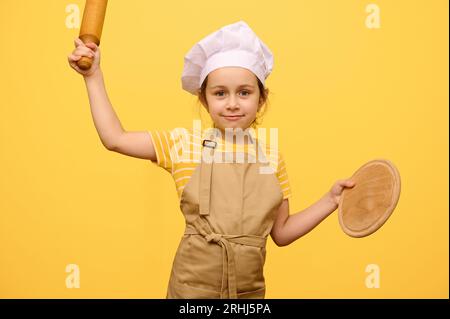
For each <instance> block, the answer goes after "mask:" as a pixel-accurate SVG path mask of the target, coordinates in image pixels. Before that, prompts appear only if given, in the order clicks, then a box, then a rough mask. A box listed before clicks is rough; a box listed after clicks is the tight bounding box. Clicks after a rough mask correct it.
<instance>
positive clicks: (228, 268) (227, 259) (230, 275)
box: [184, 217, 266, 299]
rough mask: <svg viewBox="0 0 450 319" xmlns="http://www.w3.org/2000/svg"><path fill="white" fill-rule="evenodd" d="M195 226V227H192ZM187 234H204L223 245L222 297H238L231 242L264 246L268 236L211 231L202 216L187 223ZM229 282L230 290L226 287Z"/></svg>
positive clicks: (210, 239) (209, 240)
mask: <svg viewBox="0 0 450 319" xmlns="http://www.w3.org/2000/svg"><path fill="white" fill-rule="evenodd" d="M192 226H194V227H192ZM184 234H185V235H202V236H203V237H204V238H205V239H206V241H207V242H212V243H216V244H218V245H219V246H221V247H222V267H223V268H222V269H223V270H222V287H221V289H220V298H221V299H224V298H229V299H237V285H236V264H235V262H234V252H233V248H232V247H231V244H230V242H232V243H235V244H241V245H246V246H254V247H260V248H263V247H265V245H266V237H262V236H256V235H225V234H217V233H214V232H212V231H211V227H210V226H209V223H208V222H207V221H206V220H205V219H204V218H202V217H198V218H197V219H196V220H195V221H194V223H193V225H189V224H188V225H187V227H186V230H185V233H184ZM225 283H227V284H228V291H227V290H226V289H225V287H226V286H225Z"/></svg>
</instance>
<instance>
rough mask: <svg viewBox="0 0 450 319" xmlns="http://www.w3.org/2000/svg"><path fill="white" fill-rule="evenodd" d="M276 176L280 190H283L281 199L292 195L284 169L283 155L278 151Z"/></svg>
mask: <svg viewBox="0 0 450 319" xmlns="http://www.w3.org/2000/svg"><path fill="white" fill-rule="evenodd" d="M276 175H277V178H278V181H279V182H280V186H281V190H282V191H283V199H286V198H289V197H291V196H292V193H291V187H290V185H289V179H288V174H287V171H286V163H285V162H284V157H283V156H282V155H281V153H280V152H278V168H277V173H276Z"/></svg>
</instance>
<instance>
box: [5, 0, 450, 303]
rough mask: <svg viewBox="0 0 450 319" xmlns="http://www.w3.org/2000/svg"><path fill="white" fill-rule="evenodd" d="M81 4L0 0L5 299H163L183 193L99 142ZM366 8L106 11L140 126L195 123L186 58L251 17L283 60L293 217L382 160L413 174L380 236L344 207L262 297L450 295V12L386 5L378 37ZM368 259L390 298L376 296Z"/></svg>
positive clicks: (279, 123) (110, 47)
mask: <svg viewBox="0 0 450 319" xmlns="http://www.w3.org/2000/svg"><path fill="white" fill-rule="evenodd" d="M71 3H73V4H77V5H79V7H80V14H82V10H83V8H84V1H60V0H53V1H50V0H46V1H32V0H2V1H1V2H0V24H1V27H0V45H1V50H0V73H1V76H0V92H1V93H0V147H1V149H0V152H1V153H0V181H1V183H0V297H1V298H164V297H165V293H166V287H167V282H168V279H169V274H170V270H171V263H172V260H173V257H174V254H175V250H176V248H177V245H178V243H179V240H180V238H181V234H182V232H183V230H184V220H183V218H182V215H181V212H180V211H179V208H178V202H177V200H178V199H177V195H176V190H175V185H174V183H173V180H172V178H171V176H170V174H168V173H167V172H165V171H164V170H162V169H161V168H158V167H156V166H154V165H153V164H151V162H148V161H144V160H139V159H137V158H132V157H126V156H123V155H121V154H119V153H114V152H109V151H107V150H106V149H105V148H104V147H103V146H102V144H101V142H100V139H99V137H98V135H97V132H96V129H95V127H94V124H93V121H92V117H91V113H90V109H89V104H88V98H87V92H86V88H85V85H84V82H83V79H82V77H81V76H80V75H79V74H77V73H76V72H75V71H74V70H72V69H71V68H70V67H69V65H68V63H67V56H68V54H69V53H70V52H71V51H72V50H73V48H74V45H73V40H74V38H75V37H77V36H78V33H79V29H70V28H68V27H67V26H66V19H67V17H68V16H69V15H70V13H67V12H66V11H65V8H66V6H67V5H69V4H71ZM369 3H372V2H370V1H358V0H354V1H351V0H345V1H334V0H329V1H324V0H321V1H317V0H314V1H313V0H309V1H294V0H292V1H286V0H280V1H269V0H266V1H261V0H258V1H256V0H255V1H234V0H230V1H226V4H225V3H224V2H220V1H219V2H217V1H209V0H202V1H200V0H198V1H197V0H192V1H143V0H141V1H110V2H109V4H108V11H107V16H106V20H105V25H104V29H103V35H102V44H101V50H102V51H101V53H102V60H101V65H102V69H103V72H104V75H105V82H106V87H107V90H108V94H109V97H110V99H111V101H112V104H113V106H114V109H115V111H116V112H117V114H118V116H119V118H120V120H121V123H122V125H123V127H124V128H125V129H126V130H129V131H145V130H149V129H168V128H174V127H178V126H190V125H192V120H193V119H194V118H198V113H199V111H198V110H199V106H198V105H197V104H196V100H195V97H194V96H191V95H190V94H189V93H187V92H185V91H183V90H182V89H181V82H180V76H181V71H182V68H183V56H184V54H185V53H186V52H187V51H188V50H189V49H190V48H191V47H192V45H194V44H195V43H196V42H197V41H198V40H200V39H201V38H203V37H204V36H206V35H208V34H210V33H211V32H213V31H216V30H217V29H218V28H220V27H221V26H224V25H226V24H230V23H233V22H237V21H238V20H241V19H243V20H245V21H246V22H247V23H248V24H249V25H250V26H251V27H252V29H253V30H254V31H255V32H256V33H257V34H258V35H259V36H260V37H261V39H262V40H263V41H264V42H265V43H266V44H267V45H268V46H269V48H270V49H271V50H272V52H273V53H274V57H275V65H274V70H273V73H272V74H271V75H270V77H269V78H268V80H267V85H268V87H269V88H270V89H271V92H273V93H272V95H270V99H271V105H270V110H269V111H268V112H267V114H266V116H265V120H264V123H263V127H267V128H270V127H277V128H279V136H280V149H281V151H282V152H283V154H284V156H285V159H286V163H287V169H288V174H289V177H290V183H291V187H292V190H293V197H292V198H291V200H290V207H291V214H293V213H295V212H298V211H300V210H303V209H305V208H306V207H308V206H310V205H311V204H313V203H314V202H315V201H316V200H318V199H319V198H320V197H321V196H322V195H323V194H324V193H325V192H327V191H328V190H329V188H330V187H331V186H332V184H333V183H334V182H335V181H336V180H337V179H341V178H347V177H349V176H351V175H352V174H353V172H354V171H355V170H356V169H358V168H359V167H360V166H361V165H363V164H364V163H366V162H367V161H369V160H372V159H374V158H386V159H389V160H391V161H392V162H393V163H394V164H395V165H396V166H397V168H398V169H399V171H400V174H401V177H402V190H401V196H400V200H399V203H398V206H397V208H396V210H395V211H394V213H393V215H392V216H391V218H390V219H389V220H388V221H387V223H386V224H385V225H384V226H383V227H382V228H381V229H380V230H379V231H378V232H376V233H375V234H373V235H372V236H369V237H366V238H361V239H354V238H351V237H348V236H347V235H345V234H344V233H343V231H342V230H341V229H340V226H339V223H338V218H337V211H336V212H335V213H333V214H332V215H331V216H330V217H329V218H327V219H326V220H324V221H323V222H322V223H321V224H320V225H319V226H318V227H317V228H315V229H314V230H313V231H312V232H311V233H309V234H307V235H306V236H305V237H303V238H300V239H299V240H297V241H296V242H294V243H293V244H291V245H289V246H287V247H283V248H279V247H277V246H276V245H275V244H274V243H273V242H272V241H271V240H269V241H268V254H267V260H266V267H265V276H266V283H267V294H266V298H448V280H449V278H448V271H449V265H448V260H449V259H448V257H449V254H448V252H449V250H448V248H449V247H448V239H449V233H448V191H449V189H448V128H449V127H448V2H447V1H445V0H441V1H438V0H433V1H399V0H396V1H381V0H377V1H373V3H375V4H377V5H378V6H379V7H380V9H381V28H380V29H369V28H367V27H366V25H365V19H366V17H367V15H368V13H366V12H365V7H366V5H367V4H369ZM80 18H81V17H80ZM202 117H203V118H204V116H203V115H202ZM68 264H77V265H78V266H79V268H80V288H78V289H76V288H73V289H69V288H66V284H65V282H66V277H67V276H68V275H69V274H68V273H66V271H65V269H66V265H68ZM369 264H377V265H379V267H380V271H381V273H380V288H372V289H369V288H367V287H366V285H365V279H366V277H367V276H368V273H366V272H365V268H366V266H367V265H369Z"/></svg>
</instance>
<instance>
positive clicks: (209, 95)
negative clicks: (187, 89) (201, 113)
mask: <svg viewBox="0 0 450 319" xmlns="http://www.w3.org/2000/svg"><path fill="white" fill-rule="evenodd" d="M205 93H206V94H205V96H206V101H207V104H208V106H205V107H206V108H207V110H208V112H209V114H210V116H211V118H212V120H213V121H214V124H215V126H216V127H217V128H218V129H220V130H221V131H222V132H225V128H233V129H235V128H241V129H242V130H245V129H246V128H248V127H249V126H250V125H251V124H252V123H253V121H254V120H255V118H256V113H257V112H258V110H259V107H260V103H261V101H260V94H259V88H258V80H257V77H256V75H255V74H254V73H253V72H251V71H250V70H248V69H245V68H241V67H223V68H219V69H216V70H214V71H212V72H211V73H209V74H208V82H207V86H206V91H205Z"/></svg>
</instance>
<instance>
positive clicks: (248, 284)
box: [167, 135, 283, 299]
mask: <svg viewBox="0 0 450 319" xmlns="http://www.w3.org/2000/svg"><path fill="white" fill-rule="evenodd" d="M215 138H216V136H214V135H210V140H206V139H205V140H203V143H202V145H203V148H202V151H203V152H205V153H203V154H206V153H207V154H208V156H209V158H213V157H214V149H215V145H217V144H216V143H215V141H214V139H215ZM250 140H251V142H252V143H253V145H255V144H254V143H255V142H256V139H255V138H252V136H251V135H250ZM256 144H257V145H258V146H259V143H256ZM259 154H264V153H261V149H260V153H259ZM263 158H264V159H265V158H266V157H265V156H264V155H263ZM261 166H268V164H267V163H260V162H259V161H258V160H256V163H249V161H248V160H245V161H244V163H224V162H221V163H219V162H216V163H214V161H209V162H208V161H207V160H206V161H205V160H204V157H203V156H202V159H201V162H200V164H199V165H198V166H197V167H196V169H195V171H194V173H193V175H192V177H191V178H190V180H189V182H188V183H187V184H186V186H185V188H184V189H183V193H182V195H181V199H180V208H181V211H182V212H183V215H184V217H185V219H186V231H185V234H184V235H183V237H182V239H181V242H180V244H179V246H178V249H177V252H176V255H175V259H174V261H173V265H172V272H171V275H170V280H169V285H168V290H167V298H183V299H185V298H230V299H232V298H264V296H265V280H264V275H263V267H264V263H265V258H266V239H267V236H268V235H269V234H270V231H271V229H272V225H273V222H274V218H275V216H276V211H277V209H278V207H279V206H280V204H281V202H282V200H283V193H282V190H281V186H280V184H279V181H278V179H277V177H276V175H275V172H272V173H269V174H267V173H266V174H261V173H260V171H259V167H261Z"/></svg>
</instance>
